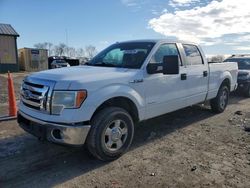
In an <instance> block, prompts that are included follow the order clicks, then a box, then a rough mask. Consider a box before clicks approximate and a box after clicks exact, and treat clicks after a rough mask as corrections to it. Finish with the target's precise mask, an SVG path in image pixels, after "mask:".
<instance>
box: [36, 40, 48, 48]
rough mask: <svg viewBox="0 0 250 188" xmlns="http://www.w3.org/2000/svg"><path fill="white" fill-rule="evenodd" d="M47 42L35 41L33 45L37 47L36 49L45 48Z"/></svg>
mask: <svg viewBox="0 0 250 188" xmlns="http://www.w3.org/2000/svg"><path fill="white" fill-rule="evenodd" d="M46 45H47V44H46V43H45V42H44V43H36V44H34V47H35V48H37V49H47V48H46V47H47V46H46Z"/></svg>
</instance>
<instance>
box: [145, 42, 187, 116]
mask: <svg viewBox="0 0 250 188" xmlns="http://www.w3.org/2000/svg"><path fill="white" fill-rule="evenodd" d="M167 55H178V56H179V64H180V68H179V70H180V71H179V74H176V75H163V74H162V73H156V74H147V73H145V74H146V75H145V79H144V80H145V96H146V115H145V116H146V119H149V118H152V117H155V116H158V115H161V114H165V113H168V112H171V111H174V110H177V109H180V108H183V107H185V106H186V97H187V93H186V88H187V83H186V80H185V74H187V70H186V68H185V67H184V66H182V62H181V56H180V54H179V51H178V48H177V46H176V44H174V43H165V44H161V45H160V46H159V47H158V49H157V50H156V52H155V54H154V55H153V56H152V58H151V60H150V62H149V63H162V62H163V57H164V56H167ZM183 75H184V76H183Z"/></svg>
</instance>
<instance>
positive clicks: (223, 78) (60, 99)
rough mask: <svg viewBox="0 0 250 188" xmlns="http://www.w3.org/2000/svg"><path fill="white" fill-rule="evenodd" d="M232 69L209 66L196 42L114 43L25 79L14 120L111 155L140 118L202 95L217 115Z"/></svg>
mask: <svg viewBox="0 0 250 188" xmlns="http://www.w3.org/2000/svg"><path fill="white" fill-rule="evenodd" d="M237 72H238V66H237V63H230V64H228V63H214V64H208V63H207V60H206V58H205V55H204V53H203V51H202V49H201V47H200V46H199V45H196V44H194V43H186V42H169V41H167V40H138V41H127V42H118V43H115V44H113V45H111V46H109V47H108V48H106V49H104V50H103V51H102V52H100V53H99V54H98V55H96V56H95V57H94V58H93V59H92V60H91V61H89V62H88V63H86V64H85V65H83V66H77V67H69V68H60V69H57V70H56V69H54V70H47V71H42V72H37V73H33V74H31V75H29V76H27V77H26V78H25V79H24V81H23V84H22V88H21V100H20V104H19V112H18V123H19V125H20V126H21V127H22V128H23V129H24V130H26V131H27V132H29V133H31V134H33V135H35V136H36V137H38V138H41V139H47V140H49V141H52V142H55V143H61V144H69V145H76V146H82V145H84V144H86V146H87V148H88V150H89V151H90V153H92V154H93V155H94V156H95V157H97V158H99V159H101V160H105V161H107V160H114V159H116V158H118V157H119V156H121V155H122V154H123V153H124V152H125V151H127V149H128V148H129V146H130V145H131V142H132V140H133V136H134V124H135V123H137V122H139V121H143V120H147V119H150V118H153V117H156V116H159V115H162V114H165V113H168V112H172V111H175V110H178V109H181V108H184V107H187V106H191V105H194V104H197V103H203V102H205V101H208V100H209V101H210V104H211V109H212V110H213V111H214V112H217V113H220V112H223V111H224V110H225V108H226V106H227V104H228V99H229V93H230V92H231V91H234V90H235V89H236V87H237ZM152 126H153V125H152Z"/></svg>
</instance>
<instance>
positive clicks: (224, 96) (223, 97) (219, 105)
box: [210, 85, 229, 113]
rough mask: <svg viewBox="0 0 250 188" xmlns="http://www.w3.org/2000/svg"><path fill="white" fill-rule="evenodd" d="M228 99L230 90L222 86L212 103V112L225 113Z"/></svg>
mask: <svg viewBox="0 0 250 188" xmlns="http://www.w3.org/2000/svg"><path fill="white" fill-rule="evenodd" d="M228 99H229V89H228V87H227V86H225V85H222V86H221V87H220V89H219V91H218V94H217V96H216V97H215V98H214V99H212V100H211V101H210V105H211V108H212V111H213V112H216V113H221V112H223V111H224V110H225V109H226V107H227V104H228Z"/></svg>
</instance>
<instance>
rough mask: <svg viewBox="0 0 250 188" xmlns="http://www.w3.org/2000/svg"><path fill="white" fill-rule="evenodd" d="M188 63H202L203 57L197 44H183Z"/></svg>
mask: <svg viewBox="0 0 250 188" xmlns="http://www.w3.org/2000/svg"><path fill="white" fill-rule="evenodd" d="M183 48H184V51H185V54H186V58H187V64H188V65H202V64H203V61H202V57H201V54H200V51H199V49H198V48H197V46H195V45H190V44H183Z"/></svg>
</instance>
